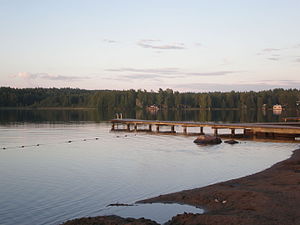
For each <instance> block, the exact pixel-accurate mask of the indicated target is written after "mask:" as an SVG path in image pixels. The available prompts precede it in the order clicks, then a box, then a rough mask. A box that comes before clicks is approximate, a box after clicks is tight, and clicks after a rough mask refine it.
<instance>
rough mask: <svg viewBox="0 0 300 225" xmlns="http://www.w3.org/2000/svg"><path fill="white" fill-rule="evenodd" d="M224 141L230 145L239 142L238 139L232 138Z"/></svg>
mask: <svg viewBox="0 0 300 225" xmlns="http://www.w3.org/2000/svg"><path fill="white" fill-rule="evenodd" d="M224 142H225V143H227V144H231V145H234V144H238V143H239V142H238V141H236V140H233V139H231V140H228V141H224Z"/></svg>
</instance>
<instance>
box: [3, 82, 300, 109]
mask: <svg viewBox="0 0 300 225" xmlns="http://www.w3.org/2000/svg"><path fill="white" fill-rule="evenodd" d="M299 103H300V89H281V88H278V89H273V90H265V91H258V92H254V91H247V92H235V91H231V92H217V91H216V92H205V93H194V92H181V93H180V92H178V91H173V90H172V89H165V90H163V89H159V90H158V91H156V92H155V91H146V90H133V89H131V90H84V89H73V88H11V87H0V107H31V108H39V107H74V108H96V109H100V110H126V109H144V108H146V107H148V106H151V105H156V106H158V107H159V108H160V109H196V108H197V109H259V108H261V107H262V106H263V105H264V104H265V106H266V107H267V108H271V107H272V106H273V105H275V104H280V105H282V106H283V107H285V108H296V107H298V106H299Z"/></svg>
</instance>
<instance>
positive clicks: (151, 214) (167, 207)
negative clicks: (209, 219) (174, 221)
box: [104, 203, 204, 224]
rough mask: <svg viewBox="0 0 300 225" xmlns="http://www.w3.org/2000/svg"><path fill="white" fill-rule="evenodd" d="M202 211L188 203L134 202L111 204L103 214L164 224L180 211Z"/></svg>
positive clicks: (180, 212)
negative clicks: (130, 204)
mask: <svg viewBox="0 0 300 225" xmlns="http://www.w3.org/2000/svg"><path fill="white" fill-rule="evenodd" d="M185 212H186V213H200V214H201V213H203V212H204V210H203V209H200V208H196V207H194V206H190V205H181V204H175V203H173V204H165V203H152V204H148V203H147V204H134V205H132V206H111V207H109V208H108V209H107V211H106V212H105V214H104V215H117V216H121V217H124V218H127V217H131V218H136V219H138V218H141V217H144V218H146V219H151V220H154V221H156V222H157V223H160V224H164V223H166V222H167V221H169V220H170V219H171V218H172V217H173V216H176V215H177V214H182V213H185Z"/></svg>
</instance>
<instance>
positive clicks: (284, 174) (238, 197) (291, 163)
mask: <svg viewBox="0 0 300 225" xmlns="http://www.w3.org/2000/svg"><path fill="white" fill-rule="evenodd" d="M155 202H162V203H182V204H189V205H193V206H197V207H200V208H204V209H205V213H204V214H191V213H185V214H180V215H177V216H175V217H173V218H172V219H171V221H169V222H168V224H169V225H177V224H191V225H193V224H201V225H217V224H218V225H224V224H226V225H230V224H231V225H241V224H242V225H254V224H256V225H299V224H300V149H299V150H295V151H294V153H293V155H292V156H291V157H290V158H289V159H287V160H284V161H282V162H279V163H277V164H275V165H273V166H272V167H270V168H269V169H266V170H264V171H262V172H259V173H256V174H253V175H250V176H246V177H243V178H239V179H234V180H229V181H226V182H221V183H217V184H213V185H210V186H206V187H203V188H196V189H192V190H186V191H181V192H177V193H172V194H167V195H161V196H158V197H155V198H151V199H147V200H143V201H140V203H155ZM96 218H98V219H96ZM112 218H113V217H94V218H82V219H77V220H73V221H68V222H67V223H65V224H66V225H75V224H77V225H78V224H155V222H153V221H150V220H135V219H131V220H130V222H129V221H128V219H122V218H120V217H115V218H117V221H115V222H114V220H113V219H112ZM95 219H96V220H95ZM91 220H92V221H93V223H89V221H91ZM126 220H127V221H126ZM96 221H98V222H99V223H97V222H96ZM121 221H123V222H124V223H123V222H122V223H121ZM95 222H96V223H95Z"/></svg>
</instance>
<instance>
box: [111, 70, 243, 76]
mask: <svg viewBox="0 0 300 225" xmlns="http://www.w3.org/2000/svg"><path fill="white" fill-rule="evenodd" d="M106 71H109V72H121V73H123V72H126V73H128V72H131V73H133V74H134V73H138V74H136V75H131V76H137V77H138V76H140V75H141V74H152V75H154V74H155V75H156V76H161V77H164V76H165V75H168V76H170V75H172V76H173V77H187V76H225V75H229V74H233V73H238V72H241V71H233V70H225V71H213V72H186V71H182V70H180V69H179V68H158V69H136V68H117V69H107V70H106ZM175 75H176V76H175Z"/></svg>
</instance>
